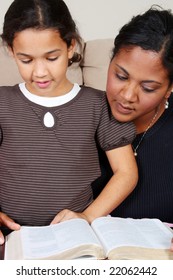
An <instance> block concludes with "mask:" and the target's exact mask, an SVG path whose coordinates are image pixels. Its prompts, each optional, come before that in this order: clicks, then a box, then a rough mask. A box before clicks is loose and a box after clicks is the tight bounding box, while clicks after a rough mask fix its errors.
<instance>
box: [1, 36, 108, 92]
mask: <svg viewBox="0 0 173 280" xmlns="http://www.w3.org/2000/svg"><path fill="white" fill-rule="evenodd" d="M112 48H113V39H111V38H110V39H109V38H108V39H97V40H91V41H87V42H83V48H82V50H81V51H80V52H81V55H82V60H81V62H80V63H73V64H72V65H71V66H70V67H69V68H68V71H67V76H68V78H69V80H70V81H72V82H76V83H78V84H80V85H86V86H91V87H94V88H97V89H101V90H105V89H106V79H107V69H108V65H109V62H110V58H111V51H112ZM19 82H22V78H21V77H20V74H19V72H18V69H17V66H16V64H15V62H14V60H13V58H12V57H10V55H9V54H8V52H7V50H6V49H5V48H4V47H3V46H0V86H2V85H14V84H16V83H19Z"/></svg>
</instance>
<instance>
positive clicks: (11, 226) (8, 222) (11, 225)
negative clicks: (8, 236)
mask: <svg viewBox="0 0 173 280" xmlns="http://www.w3.org/2000/svg"><path fill="white" fill-rule="evenodd" d="M1 224H2V225H5V226H6V227H8V228H9V229H11V230H19V229H20V225H19V224H17V223H15V222H14V221H13V220H12V219H11V218H10V217H8V216H7V215H6V214H4V213H1Z"/></svg>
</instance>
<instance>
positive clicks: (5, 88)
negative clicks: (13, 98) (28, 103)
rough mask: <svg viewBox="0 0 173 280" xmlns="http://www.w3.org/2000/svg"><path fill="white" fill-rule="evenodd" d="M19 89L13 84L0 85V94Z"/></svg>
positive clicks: (4, 94) (3, 94) (5, 94)
mask: <svg viewBox="0 0 173 280" xmlns="http://www.w3.org/2000/svg"><path fill="white" fill-rule="evenodd" d="M17 91H19V87H18V85H14V86H0V96H7V95H8V94H11V93H14V92H17Z"/></svg>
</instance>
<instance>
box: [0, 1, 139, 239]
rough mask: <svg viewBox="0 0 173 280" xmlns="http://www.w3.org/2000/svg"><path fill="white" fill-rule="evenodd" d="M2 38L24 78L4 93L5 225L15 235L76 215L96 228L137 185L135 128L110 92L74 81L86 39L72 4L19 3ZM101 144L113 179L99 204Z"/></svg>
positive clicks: (1, 184) (0, 168)
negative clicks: (112, 103)
mask: <svg viewBox="0 0 173 280" xmlns="http://www.w3.org/2000/svg"><path fill="white" fill-rule="evenodd" d="M1 37H2V40H3V42H4V43H6V45H7V46H8V48H9V50H10V51H11V53H12V55H13V57H14V59H15V61H16V63H17V66H18V69H19V72H20V74H21V76H22V78H23V80H24V83H21V84H19V85H15V86H12V87H8V86H6V87H1V88H0V104H1V105H0V143H1V146H0V162H1V165H0V193H1V200H0V207H1V213H0V223H1V225H5V226H6V227H8V228H9V229H11V230H15V229H18V228H19V227H20V225H33V226H35V225H40V226H41V225H47V224H49V223H57V222H61V221H64V220H67V219H71V218H74V217H82V218H84V219H86V220H87V221H88V222H89V223H90V222H92V221H93V220H94V219H95V218H97V217H99V216H103V215H107V214H109V213H110V212H111V211H112V210H113V209H114V208H116V207H117V206H118V205H119V204H120V203H121V202H122V201H123V200H124V199H125V197H126V196H127V195H128V194H129V193H130V192H131V191H132V190H133V188H134V187H135V185H136V182H137V177H138V176H137V168H136V163H135V159H134V157H133V152H132V149H131V145H130V143H131V142H132V140H133V138H134V136H135V129H134V126H133V124H132V123H126V124H123V123H119V122H117V121H116V120H115V119H114V118H113V117H112V116H111V113H110V110H109V107H108V104H107V100H106V96H105V93H103V92H101V91H98V90H95V89H91V88H87V87H80V86H79V85H77V84H72V83H71V82H70V81H69V80H68V79H67V78H66V71H67V67H68V65H69V64H71V63H72V62H73V61H74V58H76V57H78V56H77V55H76V54H75V52H74V50H75V44H76V42H79V41H80V37H79V34H78V32H77V30H76V26H75V23H74V21H73V19H72V17H71V15H70V13H69V10H68V8H67V6H66V5H65V3H64V2H63V1H62V0H15V1H13V3H12V4H11V6H10V7H9V9H8V11H7V13H6V15H5V20H4V26H3V33H2V36H1ZM97 145H99V146H101V147H102V149H103V150H105V151H106V155H107V157H108V159H109V162H110V164H111V168H112V170H113V176H112V178H111V179H110V181H109V182H108V184H107V185H106V186H105V188H104V190H103V191H102V193H101V194H100V195H99V196H98V198H97V199H96V200H95V201H93V196H92V190H91V182H92V181H93V180H94V179H95V178H97V177H98V176H99V175H100V167H99V160H98V153H97ZM0 242H1V243H3V242H4V238H3V235H2V232H1V235H0Z"/></svg>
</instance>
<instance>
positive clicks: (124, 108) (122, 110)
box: [116, 103, 134, 115]
mask: <svg viewBox="0 0 173 280" xmlns="http://www.w3.org/2000/svg"><path fill="white" fill-rule="evenodd" d="M116 107H117V110H118V112H119V113H121V114H127V115H128V114H130V113H132V111H134V109H133V108H131V107H128V106H124V105H123V104H121V103H117V106H116Z"/></svg>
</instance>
